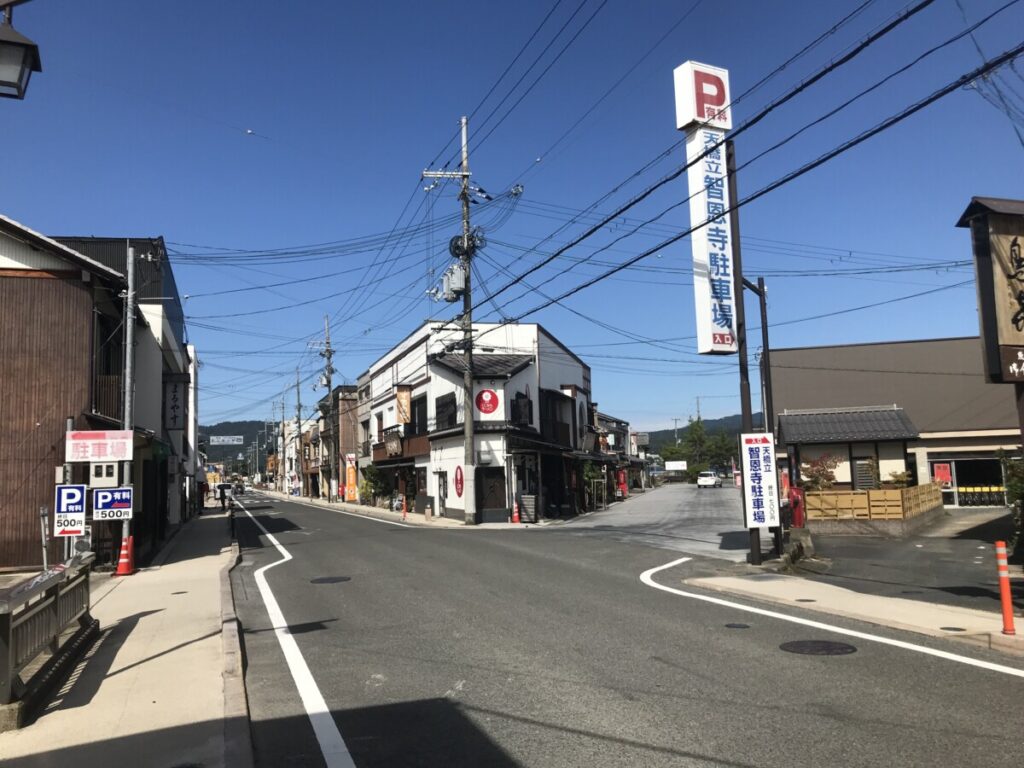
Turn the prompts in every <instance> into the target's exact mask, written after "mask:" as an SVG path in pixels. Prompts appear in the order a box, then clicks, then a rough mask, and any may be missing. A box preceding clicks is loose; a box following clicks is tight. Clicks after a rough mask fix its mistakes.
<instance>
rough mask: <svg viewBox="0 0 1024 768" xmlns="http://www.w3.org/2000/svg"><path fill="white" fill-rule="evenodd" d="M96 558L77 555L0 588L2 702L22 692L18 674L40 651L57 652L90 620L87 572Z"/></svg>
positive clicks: (0, 694) (22, 688)
mask: <svg viewBox="0 0 1024 768" xmlns="http://www.w3.org/2000/svg"><path fill="white" fill-rule="evenodd" d="M93 560H95V555H94V554H93V553H91V552H89V553H86V554H85V555H81V556H79V557H76V558H75V559H74V560H72V561H70V562H69V563H68V564H67V565H60V566H57V567H55V568H51V569H50V570H48V571H44V572H43V573H40V574H38V575H36V576H34V577H32V578H29V577H26V578H25V579H24V580H23V581H20V582H18V583H16V584H13V585H11V586H10V587H7V588H5V589H0V704H9V703H11V702H12V701H15V700H17V699H18V698H19V697H20V696H21V695H22V693H23V692H24V690H25V684H24V683H23V682H22V680H21V672H22V670H24V669H25V668H26V667H27V666H28V665H29V664H31V663H32V661H33V660H35V659H36V657H37V656H39V654H40V653H42V652H43V651H44V650H47V649H49V651H50V652H51V653H56V652H57V651H58V646H59V643H60V637H61V635H62V634H63V633H64V632H65V631H66V630H67V629H68V627H70V626H71V625H72V623H74V622H75V621H76V620H77V621H78V623H79V624H80V625H81V626H83V627H85V626H88V624H89V623H90V622H91V621H92V618H91V617H90V616H89V574H90V571H91V569H92V563H93Z"/></svg>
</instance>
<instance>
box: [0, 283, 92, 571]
mask: <svg viewBox="0 0 1024 768" xmlns="http://www.w3.org/2000/svg"><path fill="white" fill-rule="evenodd" d="M82 274H83V273H82V272H81V270H77V269H76V270H70V271H61V272H47V271H41V270H24V271H20V270H5V271H4V272H3V274H2V275H0V329H2V333H0V360H2V361H3V364H2V365H0V568H31V567H36V566H39V565H40V564H41V562H42V549H41V542H40V531H39V507H40V505H44V504H45V505H46V506H47V507H49V508H50V510H51V513H52V508H53V494H54V478H55V476H56V471H57V467H59V466H61V465H62V464H63V462H64V431H65V424H66V421H65V420H66V419H67V417H69V416H71V417H73V418H74V419H75V426H76V427H78V428H82V427H85V426H87V425H86V424H85V423H84V421H83V416H82V414H84V413H89V412H90V411H91V409H92V404H93V400H92V398H93V392H92V385H93V382H92V378H93V375H92V368H93V366H92V356H93V348H92V347H93V306H94V302H93V291H94V290H95V288H94V286H93V284H92V283H87V282H83V279H82ZM21 275H25V276H21ZM49 554H50V558H51V562H53V559H54V558H58V557H59V556H62V554H63V542H61V541H55V542H52V543H51V545H50V553H49Z"/></svg>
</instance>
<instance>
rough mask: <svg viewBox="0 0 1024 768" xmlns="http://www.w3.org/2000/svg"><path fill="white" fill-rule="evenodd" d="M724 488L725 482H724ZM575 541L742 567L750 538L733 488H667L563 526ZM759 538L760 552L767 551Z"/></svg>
mask: <svg viewBox="0 0 1024 768" xmlns="http://www.w3.org/2000/svg"><path fill="white" fill-rule="evenodd" d="M727 482H728V481H727ZM563 527H564V529H565V530H567V531H571V532H572V533H574V534H579V535H597V536H599V537H601V538H604V539H608V538H610V539H613V540H615V541H621V542H625V543H628V544H643V545H646V546H649V547H658V548H660V549H668V550H672V551H673V552H680V553H684V554H694V555H704V556H707V557H715V558H720V559H723V560H730V561H732V562H745V561H746V559H747V554H748V553H749V552H750V534H749V533H748V532H747V529H746V528H744V527H743V498H742V496H741V495H740V489H739V488H736V487H735V486H732V485H725V486H724V487H722V488H702V489H698V488H697V486H696V485H688V484H685V483H669V484H667V485H663V486H661V487H660V488H657V489H656V490H653V491H648V492H647V493H641V494H637V495H635V496H631V497H630V498H629V499H627V500H626V501H624V502H620V503H618V504H612V505H611V506H610V507H609V508H608V509H606V510H602V511H599V512H594V513H592V514H589V515H585V516H583V517H579V518H576V519H575V520H570V521H568V522H566V523H564V524H563ZM771 544H772V542H771V537H770V536H768V535H767V534H766V535H763V536H762V537H761V548H762V549H763V550H764V551H766V552H767V551H768V550H769V549H770V548H771Z"/></svg>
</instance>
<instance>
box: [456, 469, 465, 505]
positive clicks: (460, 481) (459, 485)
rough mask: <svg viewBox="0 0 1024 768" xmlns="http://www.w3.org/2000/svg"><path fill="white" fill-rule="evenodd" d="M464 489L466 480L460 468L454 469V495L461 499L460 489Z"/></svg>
mask: <svg viewBox="0 0 1024 768" xmlns="http://www.w3.org/2000/svg"><path fill="white" fill-rule="evenodd" d="M465 487H466V479H465V478H464V477H463V475H462V467H456V468H455V495H456V496H458V497H459V498H461V497H462V489H463V488H465Z"/></svg>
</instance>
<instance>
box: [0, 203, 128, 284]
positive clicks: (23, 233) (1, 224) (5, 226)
mask: <svg viewBox="0 0 1024 768" xmlns="http://www.w3.org/2000/svg"><path fill="white" fill-rule="evenodd" d="M0 229H2V230H4V231H5V233H6V234H8V235H10V236H12V237H21V238H23V239H24V240H26V241H27V242H28V244H29V245H32V246H36V247H42V248H46V249H48V250H50V251H52V252H53V253H54V255H55V256H59V257H61V258H64V259H68V260H70V261H73V262H75V263H76V264H77V265H78V266H80V267H84V268H85V269H87V270H89V271H90V272H94V273H99V274H102V275H104V276H106V277H109V278H112V279H114V280H117V281H119V282H124V279H125V277H124V275H123V274H122V273H120V272H118V271H117V270H116V269H111V268H110V267H108V266H106V265H105V264H100V263H99V262H98V261H95V260H93V259H90V258H89V257H88V256H86V255H85V254H83V253H79V252H78V251H76V250H74V249H72V248H68V247H67V246H66V245H62V244H61V243H58V242H57V241H56V240H53V239H52V238H49V237H47V236H46V235H44V234H42V233H40V232H36V231H35V230H34V229H29V228H28V227H26V226H25V225H24V224H22V223H21V222H18V221H15V220H14V219H12V218H9V217H8V216H4V215H3V214H0Z"/></svg>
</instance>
